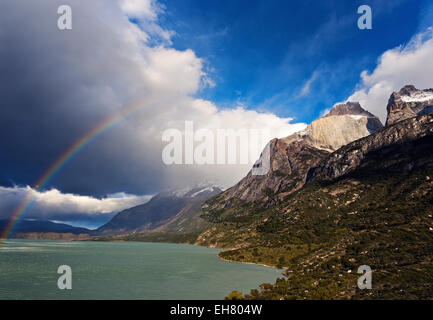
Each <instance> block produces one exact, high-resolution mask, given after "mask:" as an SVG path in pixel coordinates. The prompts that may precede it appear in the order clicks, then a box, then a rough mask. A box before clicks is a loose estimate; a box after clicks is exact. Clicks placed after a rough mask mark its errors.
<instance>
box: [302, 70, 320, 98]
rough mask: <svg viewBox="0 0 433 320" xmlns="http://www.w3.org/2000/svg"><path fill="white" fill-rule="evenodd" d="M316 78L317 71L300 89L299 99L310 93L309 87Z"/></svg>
mask: <svg viewBox="0 0 433 320" xmlns="http://www.w3.org/2000/svg"><path fill="white" fill-rule="evenodd" d="M317 76H318V73H317V71H314V72H313V74H312V75H311V77H310V79H308V81H307V82H306V83H305V84H304V86H303V87H302V89H301V93H300V94H299V96H300V97H305V96H306V95H308V94H309V93H310V91H311V85H312V84H313V82H314V81H316V79H317Z"/></svg>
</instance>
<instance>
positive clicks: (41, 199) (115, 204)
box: [0, 187, 152, 219]
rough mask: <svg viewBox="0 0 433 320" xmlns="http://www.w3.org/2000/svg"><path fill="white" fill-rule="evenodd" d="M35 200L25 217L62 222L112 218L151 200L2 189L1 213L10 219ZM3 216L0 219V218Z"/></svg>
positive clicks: (118, 196) (146, 198)
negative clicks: (65, 218) (72, 218)
mask: <svg viewBox="0 0 433 320" xmlns="http://www.w3.org/2000/svg"><path fill="white" fill-rule="evenodd" d="M28 195H31V196H32V198H33V201H32V205H31V206H30V208H29V210H28V211H26V216H30V217H32V218H52V217H56V219H61V217H62V215H74V216H76V217H77V218H79V216H80V215H84V216H86V215H94V214H110V213H115V212H119V211H121V210H124V209H127V208H130V207H133V206H136V205H139V204H142V203H146V202H148V201H149V200H150V199H151V198H152V196H149V195H144V196H137V195H127V194H114V195H111V196H110V195H109V196H107V197H105V198H93V197H89V196H82V195H76V194H71V193H62V192H60V191H59V190H57V189H51V190H47V191H43V192H39V191H37V190H34V189H32V188H30V187H13V188H12V187H0V199H1V201H0V213H2V214H5V213H7V215H6V216H8V215H9V213H10V211H11V209H13V208H17V207H19V205H20V203H21V202H22V201H23V200H24V199H25V198H26V197H27V196H28ZM1 217H2V216H1V215H0V218H1Z"/></svg>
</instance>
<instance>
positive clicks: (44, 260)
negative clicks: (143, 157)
mask: <svg viewBox="0 0 433 320" xmlns="http://www.w3.org/2000/svg"><path fill="white" fill-rule="evenodd" d="M219 251H220V250H218V249H212V248H204V247H197V246H191V245H179V244H165V243H142V242H66V241H34V240H8V241H6V242H5V243H3V244H0V299H164V300H165V299H173V300H188V299H223V298H224V297H225V296H227V295H228V294H229V293H230V292H231V291H233V290H238V291H241V292H244V293H247V292H249V291H250V289H253V288H257V287H258V285H259V284H261V283H265V282H275V280H276V279H277V278H278V277H282V275H281V272H282V270H278V269H274V268H268V267H262V266H257V265H251V264H241V263H231V262H226V261H222V260H220V259H218V257H217V253H218V252H219ZM60 265H68V266H70V267H71V269H72V289H71V290H60V289H58V287H57V280H58V278H59V277H60V276H61V275H59V274H57V269H58V267H59V266H60Z"/></svg>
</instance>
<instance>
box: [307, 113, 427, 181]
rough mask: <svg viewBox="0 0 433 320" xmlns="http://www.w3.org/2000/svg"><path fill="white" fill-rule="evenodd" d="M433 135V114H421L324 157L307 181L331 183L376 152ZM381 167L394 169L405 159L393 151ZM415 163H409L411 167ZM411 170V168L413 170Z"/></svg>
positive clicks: (357, 166) (386, 156)
mask: <svg viewBox="0 0 433 320" xmlns="http://www.w3.org/2000/svg"><path fill="white" fill-rule="evenodd" d="M432 135H433V114H428V115H420V116H417V117H412V118H409V119H406V120H402V121H399V122H398V123H396V124H394V125H392V126H387V127H385V128H384V129H383V130H380V131H379V132H376V133H374V134H372V135H370V136H368V137H365V138H363V139H360V140H357V141H354V142H352V143H350V144H348V145H346V146H344V147H342V148H340V149H339V150H338V151H336V152H334V153H332V154H331V155H330V156H329V157H327V158H324V159H323V160H322V161H321V162H320V163H319V164H318V165H317V167H315V168H312V169H310V170H309V172H308V175H307V182H310V181H312V180H321V181H330V180H334V179H336V178H339V177H342V176H344V175H347V174H349V173H351V172H353V171H354V170H356V169H358V168H359V167H361V166H362V165H363V163H364V162H366V161H368V158H369V157H371V156H373V155H374V153H375V152H376V151H380V150H382V149H383V148H384V147H387V148H388V149H387V150H391V148H390V147H391V146H392V145H398V146H401V145H402V144H406V143H410V142H411V141H414V140H420V139H423V138H425V137H431V136H432ZM380 157H381V159H382V161H381V165H382V166H383V168H386V167H389V166H393V165H395V164H396V162H398V161H402V160H405V158H403V157H395V156H393V155H392V152H390V151H388V154H387V155H386V154H382V155H381V156H380ZM414 165H415V163H412V164H409V167H411V166H414ZM409 167H408V169H410V168H409Z"/></svg>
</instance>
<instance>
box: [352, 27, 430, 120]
mask: <svg viewBox="0 0 433 320" xmlns="http://www.w3.org/2000/svg"><path fill="white" fill-rule="evenodd" d="M407 84H412V85H414V86H415V87H417V88H418V89H426V88H431V87H433V28H429V29H428V30H427V31H426V32H424V33H420V34H418V35H416V36H415V37H413V39H412V40H411V41H410V42H409V43H408V44H407V45H405V46H399V47H397V48H394V49H391V50H388V51H386V52H385V53H383V54H382V56H381V57H380V58H379V62H378V65H377V67H376V68H375V69H374V71H373V72H372V73H368V71H363V72H362V73H361V83H360V84H359V87H358V88H357V90H356V91H355V92H354V93H353V94H352V95H351V96H350V97H349V98H348V101H359V102H360V104H361V105H362V106H363V107H364V108H365V109H367V110H368V111H370V112H371V113H373V114H375V115H377V116H378V117H379V118H380V119H381V120H382V121H383V122H384V121H385V119H386V105H387V103H388V99H389V97H390V95H391V93H392V92H393V91H399V90H400V89H401V88H402V87H403V86H405V85H407Z"/></svg>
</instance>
